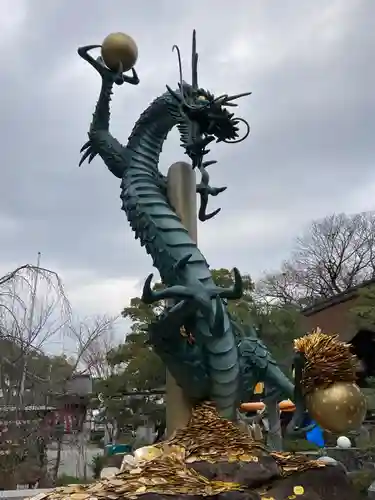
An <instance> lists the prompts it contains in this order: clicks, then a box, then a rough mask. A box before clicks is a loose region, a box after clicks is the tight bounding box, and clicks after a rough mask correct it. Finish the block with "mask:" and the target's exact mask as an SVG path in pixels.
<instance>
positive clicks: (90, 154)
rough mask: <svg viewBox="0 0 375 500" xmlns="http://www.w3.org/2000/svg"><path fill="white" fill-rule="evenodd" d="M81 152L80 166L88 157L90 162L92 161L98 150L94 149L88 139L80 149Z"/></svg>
mask: <svg viewBox="0 0 375 500" xmlns="http://www.w3.org/2000/svg"><path fill="white" fill-rule="evenodd" d="M80 153H83V154H82V157H81V160H80V162H79V164H78V166H79V167H81V166H82V164H83V163H84V162H85V160H86V159H87V158H88V163H91V162H92V160H93V159H94V158H95V156H97V154H98V153H97V152H96V151H94V150H93V148H92V145H91V141H87V142H86V143H85V144H84V145H83V146H82V147H81V150H80Z"/></svg>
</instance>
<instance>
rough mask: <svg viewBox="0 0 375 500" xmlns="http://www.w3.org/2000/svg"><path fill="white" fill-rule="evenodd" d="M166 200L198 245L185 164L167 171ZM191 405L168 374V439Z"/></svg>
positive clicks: (191, 182) (191, 178)
mask: <svg viewBox="0 0 375 500" xmlns="http://www.w3.org/2000/svg"><path fill="white" fill-rule="evenodd" d="M168 199H169V202H170V204H171V205H172V207H173V209H174V210H175V212H176V214H177V215H178V216H179V217H180V219H181V222H182V224H183V225H184V226H185V228H186V229H187V231H188V232H189V235H190V237H191V238H192V239H193V240H194V241H195V242H197V238H198V224H197V195H196V179H195V172H194V170H193V168H192V166H191V165H189V164H188V163H186V162H177V163H173V165H171V166H170V167H169V170H168ZM190 415H191V404H190V403H189V401H187V400H186V398H185V396H184V393H183V391H182V389H181V387H179V386H178V385H177V383H176V381H175V380H174V378H173V377H172V375H171V374H170V373H169V371H168V370H167V373H166V424H167V436H171V435H172V434H173V432H174V431H175V430H176V429H179V428H181V427H183V426H184V425H186V424H187V423H188V420H189V418H190Z"/></svg>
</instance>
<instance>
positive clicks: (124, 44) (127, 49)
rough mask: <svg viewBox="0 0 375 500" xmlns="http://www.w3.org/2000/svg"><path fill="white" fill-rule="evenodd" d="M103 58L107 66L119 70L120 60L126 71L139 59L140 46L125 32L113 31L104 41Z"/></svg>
mask: <svg viewBox="0 0 375 500" xmlns="http://www.w3.org/2000/svg"><path fill="white" fill-rule="evenodd" d="M102 58H103V61H104V62H105V64H106V66H107V67H108V68H109V69H112V70H114V71H116V70H118V68H119V64H120V62H121V63H122V67H123V70H124V72H125V71H129V70H130V69H132V67H133V66H134V64H135V63H136V62H137V59H138V47H137V44H136V43H135V41H134V40H133V38H132V37H131V36H129V35H126V34H125V33H111V34H110V35H108V36H107V37H106V38H105V39H104V40H103V43H102Z"/></svg>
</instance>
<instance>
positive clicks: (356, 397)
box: [294, 329, 366, 433]
mask: <svg viewBox="0 0 375 500" xmlns="http://www.w3.org/2000/svg"><path fill="white" fill-rule="evenodd" d="M294 348H295V350H296V351H297V352H301V353H302V354H303V355H304V357H305V367H304V370H303V373H302V381H301V383H302V390H303V392H304V394H305V397H306V405H307V408H308V410H309V413H310V416H311V417H312V418H313V419H314V420H315V421H316V422H317V423H318V424H319V425H320V426H321V427H322V428H323V429H325V430H327V431H330V432H333V433H345V432H347V431H349V430H352V429H357V428H358V427H360V425H361V424H362V422H363V420H364V418H365V415H366V398H365V396H364V395H363V393H362V392H361V390H360V388H359V387H358V386H357V384H356V383H355V380H356V357H355V356H354V355H353V354H352V353H351V352H350V345H349V344H346V343H344V342H341V341H340V340H339V339H338V336H337V335H336V336H333V335H327V334H324V333H322V331H321V330H320V329H317V330H316V331H314V332H313V333H311V334H309V335H305V336H304V337H302V338H299V339H296V340H295V341H294Z"/></svg>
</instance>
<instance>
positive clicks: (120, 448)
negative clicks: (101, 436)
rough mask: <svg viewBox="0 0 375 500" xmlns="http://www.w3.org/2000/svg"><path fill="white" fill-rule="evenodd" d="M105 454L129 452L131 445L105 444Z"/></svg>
mask: <svg viewBox="0 0 375 500" xmlns="http://www.w3.org/2000/svg"><path fill="white" fill-rule="evenodd" d="M105 449H106V454H107V456H109V457H111V456H112V455H122V454H125V453H131V450H132V447H131V446H130V445H129V444H107V446H106V447H105Z"/></svg>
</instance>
